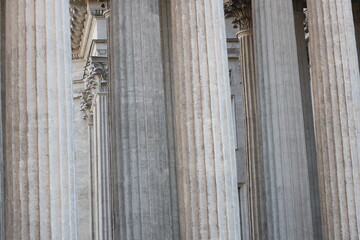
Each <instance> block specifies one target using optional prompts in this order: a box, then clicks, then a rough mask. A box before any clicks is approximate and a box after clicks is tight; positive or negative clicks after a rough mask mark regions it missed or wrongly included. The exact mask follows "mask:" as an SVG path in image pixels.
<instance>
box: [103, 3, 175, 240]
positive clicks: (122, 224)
mask: <svg viewBox="0 0 360 240" xmlns="http://www.w3.org/2000/svg"><path fill="white" fill-rule="evenodd" d="M111 7H112V10H113V11H112V12H111V17H110V18H111V26H110V31H111V33H112V38H111V39H110V43H111V46H110V48H111V49H112V51H111V60H112V62H111V79H110V105H109V111H110V114H111V115H110V117H111V119H110V121H111V122H110V124H111V125H110V127H111V128H112V130H111V154H112V155H111V164H112V169H113V174H114V175H113V177H114V178H113V183H114V186H113V189H114V213H113V214H114V215H113V217H114V238H115V239H149V240H150V239H154V240H155V239H178V233H177V231H176V229H177V226H176V225H177V222H175V221H173V219H174V218H173V216H176V214H177V212H176V207H174V205H176V204H177V201H176V199H174V198H173V195H174V192H176V191H177V188H176V186H174V183H173V182H172V180H173V177H171V176H170V173H174V169H173V168H174V166H175V163H174V162H173V159H174V158H173V157H171V154H172V153H171V151H173V149H171V145H170V144H169V140H168V137H169V135H168V127H167V105H166V99H168V98H167V97H166V96H165V88H166V86H165V84H166V82H167V81H168V80H166V79H165V77H166V74H164V67H163V60H162V57H163V49H162V46H161V37H162V35H161V34H162V33H161V30H160V9H159V2H158V1H157V0H144V1H141V2H140V1H133V0H123V1H114V2H112V5H111ZM167 74H169V73H167Z"/></svg>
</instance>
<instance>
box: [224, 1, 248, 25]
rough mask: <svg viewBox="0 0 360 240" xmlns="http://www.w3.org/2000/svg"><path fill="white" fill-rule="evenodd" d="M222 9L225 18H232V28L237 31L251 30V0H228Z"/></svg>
mask: <svg viewBox="0 0 360 240" xmlns="http://www.w3.org/2000/svg"><path fill="white" fill-rule="evenodd" d="M224 9H225V17H226V18H234V21H233V24H234V27H236V28H238V29H239V31H244V30H250V29H252V28H253V21H252V8H251V0H228V1H227V2H225V3H224Z"/></svg>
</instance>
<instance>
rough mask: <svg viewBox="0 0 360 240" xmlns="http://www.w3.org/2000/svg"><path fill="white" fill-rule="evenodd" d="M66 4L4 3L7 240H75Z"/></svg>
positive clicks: (40, 0) (42, 0)
mask: <svg viewBox="0 0 360 240" xmlns="http://www.w3.org/2000/svg"><path fill="white" fill-rule="evenodd" d="M69 18H70V17H69V1H66V0H62V1H47V0H36V1H30V0H21V1H10V0H8V1H6V22H7V23H9V24H6V26H7V27H6V58H5V59H6V80H5V110H6V116H5V128H4V129H5V149H6V155H5V156H6V159H7V161H6V187H5V188H6V237H5V238H6V239H30V240H37V239H77V231H76V213H75V210H76V208H75V199H74V192H75V190H74V160H75V159H74V149H73V141H72V138H73V129H72V106H71V102H72V99H71V97H72V90H71V88H72V87H71V46H70V36H69V35H70V21H69Z"/></svg>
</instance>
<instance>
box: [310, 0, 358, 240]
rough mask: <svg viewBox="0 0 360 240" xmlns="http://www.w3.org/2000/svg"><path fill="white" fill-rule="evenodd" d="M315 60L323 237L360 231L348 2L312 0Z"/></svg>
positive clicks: (355, 82) (352, 32)
mask: <svg viewBox="0 0 360 240" xmlns="http://www.w3.org/2000/svg"><path fill="white" fill-rule="evenodd" d="M308 7H309V30H310V35H311V40H310V61H311V76H312V89H313V99H314V112H315V130H316V143H317V154H318V169H319V182H320V199H321V213H322V221H323V223H322V228H323V236H324V238H326V239H357V238H358V236H359V233H360V222H359V219H360V197H359V191H360V190H359V189H360V179H359V176H360V169H359V157H360V124H359V121H358V119H359V117H360V115H359V109H360V107H359V106H360V99H359V94H360V85H359V82H360V77H359V65H358V55H357V51H356V41H355V28H354V20H353V15H352V11H351V4H350V2H349V1H347V0H340V1H334V0H325V1H319V2H309V3H308Z"/></svg>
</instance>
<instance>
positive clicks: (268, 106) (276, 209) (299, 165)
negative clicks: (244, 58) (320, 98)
mask: <svg viewBox="0 0 360 240" xmlns="http://www.w3.org/2000/svg"><path fill="white" fill-rule="evenodd" d="M252 2H253V5H252V6H253V19H254V46H255V64H256V69H257V70H256V81H257V104H258V111H257V114H258V115H257V116H258V118H259V125H258V127H259V129H258V133H259V142H260V144H259V146H258V147H259V159H260V162H259V175H258V176H259V177H261V179H260V180H259V183H261V184H259V186H260V187H262V188H263V189H261V190H260V193H261V194H262V195H261V197H260V199H261V200H262V201H263V203H262V205H263V206H264V210H263V212H262V214H264V215H265V217H264V219H265V220H264V224H265V225H264V226H265V228H263V229H264V230H266V232H263V233H261V237H264V238H265V239H279V240H280V239H284V240H285V239H286V240H287V239H294V240H295V239H298V240H303V239H313V238H314V237H313V223H312V222H313V221H312V213H311V201H310V196H311V195H310V186H309V172H308V161H307V151H306V139H305V130H304V119H303V107H302V99H301V88H300V77H299V65H298V56H297V52H296V47H297V46H296V38H295V29H294V25H295V24H294V14H293V7H292V4H291V1H290V0H277V1H263V0H253V1H252ZM279 9H281V11H279Z"/></svg>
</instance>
